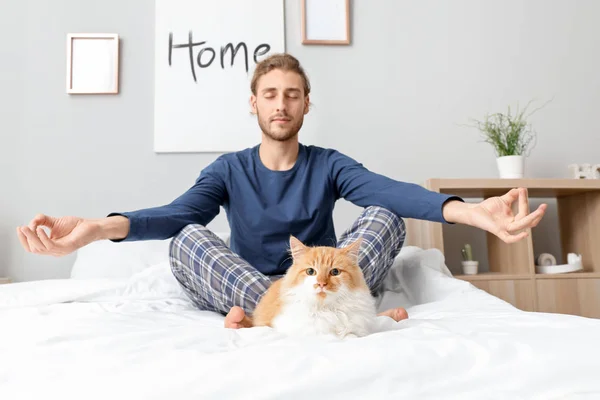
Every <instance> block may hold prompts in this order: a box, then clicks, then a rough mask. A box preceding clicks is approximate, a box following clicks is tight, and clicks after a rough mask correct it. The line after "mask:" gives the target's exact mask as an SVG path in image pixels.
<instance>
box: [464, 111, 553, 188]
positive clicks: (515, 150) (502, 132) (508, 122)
mask: <svg viewBox="0 0 600 400" xmlns="http://www.w3.org/2000/svg"><path fill="white" fill-rule="evenodd" d="M529 104H531V102H529V103H528V104H527V106H525V108H524V109H523V110H521V111H519V108H518V106H517V110H516V113H515V114H514V115H513V114H512V113H511V109H510V106H509V107H508V111H507V113H506V114H504V113H499V112H498V113H494V114H487V115H486V116H485V118H484V120H483V121H479V120H476V119H473V121H474V126H475V127H476V128H477V129H479V130H480V131H481V133H482V134H483V137H484V142H486V143H489V144H491V145H492V146H493V148H494V151H495V153H496V164H497V166H498V172H499V174H500V178H506V179H519V178H523V176H524V171H525V157H527V156H528V155H529V152H530V150H531V149H532V148H533V147H534V145H535V143H534V141H535V138H536V135H535V132H534V131H533V130H532V128H531V124H529V123H528V121H527V119H528V118H529V117H530V116H531V115H532V114H533V113H534V112H535V111H537V110H539V109H540V108H542V107H539V108H537V109H535V110H533V111H532V112H531V113H529V114H526V112H527V108H528V107H529Z"/></svg>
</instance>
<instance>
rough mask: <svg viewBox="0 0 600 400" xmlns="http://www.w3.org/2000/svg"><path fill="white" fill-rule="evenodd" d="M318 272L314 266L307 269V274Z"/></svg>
mask: <svg viewBox="0 0 600 400" xmlns="http://www.w3.org/2000/svg"><path fill="white" fill-rule="evenodd" d="M316 273H317V271H315V270H314V269H313V268H309V269H307V270H306V275H314V274H316Z"/></svg>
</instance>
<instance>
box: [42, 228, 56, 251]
mask: <svg viewBox="0 0 600 400" xmlns="http://www.w3.org/2000/svg"><path fill="white" fill-rule="evenodd" d="M37 236H38V238H39V239H40V241H41V242H42V243H43V244H44V246H45V247H46V249H47V250H48V251H49V252H50V254H52V255H56V253H58V250H60V249H58V248H57V247H58V246H57V245H56V244H55V243H54V242H52V241H51V240H50V238H49V237H48V235H46V231H45V230H44V229H42V228H41V227H38V228H37Z"/></svg>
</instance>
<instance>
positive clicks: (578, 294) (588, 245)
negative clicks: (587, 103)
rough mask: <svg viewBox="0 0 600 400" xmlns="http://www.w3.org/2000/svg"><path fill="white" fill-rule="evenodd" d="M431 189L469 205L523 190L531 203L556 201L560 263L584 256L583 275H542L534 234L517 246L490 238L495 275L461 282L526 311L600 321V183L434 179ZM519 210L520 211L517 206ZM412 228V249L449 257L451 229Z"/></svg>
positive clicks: (411, 223)
mask: <svg viewBox="0 0 600 400" xmlns="http://www.w3.org/2000/svg"><path fill="white" fill-rule="evenodd" d="M425 187H426V188H427V189H430V190H434V191H437V192H440V193H447V194H455V195H458V196H461V197H463V198H464V199H465V201H468V199H470V198H471V199H472V198H476V199H482V198H483V199H485V198H489V197H492V196H499V195H503V194H505V193H506V192H508V191H509V190H510V189H512V188H518V187H525V188H527V189H528V194H529V197H530V198H555V199H556V204H557V212H558V220H559V234H560V244H561V247H562V249H561V250H562V259H561V260H557V263H559V264H563V263H566V262H567V260H566V258H567V254H568V253H577V254H581V256H582V262H583V271H581V272H574V273H569V274H552V275H550V274H537V273H536V272H535V260H534V243H533V235H532V232H531V230H529V235H528V236H527V238H525V239H523V240H521V241H519V242H517V243H513V244H507V243H504V242H503V241H502V240H500V239H499V238H498V237H496V236H495V235H493V234H491V233H489V232H484V234H485V237H486V242H487V249H488V254H487V261H488V263H489V272H482V273H479V274H477V275H455V277H456V278H458V279H463V280H467V281H469V282H471V283H472V284H473V285H475V286H477V287H479V288H480V289H483V290H486V291H488V292H489V293H491V294H493V295H495V296H497V297H499V298H501V299H503V300H506V301H508V302H509V303H511V304H513V305H514V306H516V307H517V308H520V309H522V310H525V311H540V312H557V313H565V314H573V315H580V316H585V317H593V318H600V180H578V179H429V180H428V181H427V182H426V184H425ZM514 207H515V210H516V208H517V202H515V204H514ZM531 211H533V210H531ZM406 222H407V227H408V230H409V231H408V235H409V237H408V238H407V244H409V245H415V246H419V247H421V248H437V249H439V250H440V251H441V252H442V253H444V252H445V250H446V249H445V240H444V228H445V227H444V226H443V225H442V224H439V223H434V222H428V221H420V220H407V221H406ZM473 229H475V228H473ZM533 229H536V228H533ZM447 250H448V251H453V252H459V251H460V249H455V248H453V249H447Z"/></svg>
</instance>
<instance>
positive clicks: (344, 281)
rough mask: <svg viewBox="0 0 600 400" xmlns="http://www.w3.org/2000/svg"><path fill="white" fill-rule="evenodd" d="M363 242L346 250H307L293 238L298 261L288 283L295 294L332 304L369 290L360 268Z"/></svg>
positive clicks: (321, 248) (293, 254)
mask: <svg viewBox="0 0 600 400" xmlns="http://www.w3.org/2000/svg"><path fill="white" fill-rule="evenodd" d="M359 247H360V241H355V242H354V243H352V244H351V245H350V246H347V247H345V248H342V249H338V248H335V247H325V246H323V247H307V246H305V245H304V244H302V243H301V242H300V241H299V240H298V239H296V238H295V237H293V236H292V237H291V239H290V249H291V253H292V258H293V260H294V262H293V264H292V266H291V267H290V269H289V270H288V272H287V274H286V281H287V283H288V285H289V287H290V288H292V289H293V290H294V293H295V294H297V295H298V294H300V295H302V296H306V298H307V299H309V300H310V299H317V300H322V301H331V300H333V299H335V298H338V297H339V296H343V294H344V293H348V292H351V291H353V290H368V289H367V286H366V284H365V281H364V277H363V274H362V271H361V269H360V267H359V266H358V262H357V261H358V250H359Z"/></svg>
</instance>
